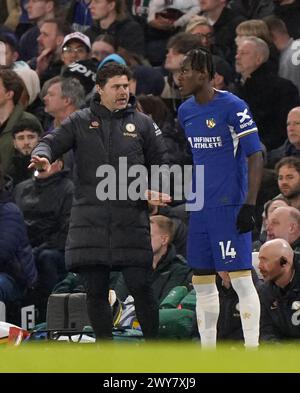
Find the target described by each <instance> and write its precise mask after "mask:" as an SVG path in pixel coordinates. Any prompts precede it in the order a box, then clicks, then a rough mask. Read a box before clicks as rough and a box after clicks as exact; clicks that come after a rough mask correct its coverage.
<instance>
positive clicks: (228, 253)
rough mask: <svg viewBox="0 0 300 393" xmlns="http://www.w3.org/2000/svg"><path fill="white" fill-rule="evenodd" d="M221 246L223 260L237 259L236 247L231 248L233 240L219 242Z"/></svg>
mask: <svg viewBox="0 0 300 393" xmlns="http://www.w3.org/2000/svg"><path fill="white" fill-rule="evenodd" d="M225 243H226V246H225ZM219 246H220V247H221V253H222V259H226V257H230V258H235V256H236V251H235V249H234V247H231V240H228V241H227V242H219Z"/></svg>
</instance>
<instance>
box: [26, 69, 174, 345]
mask: <svg viewBox="0 0 300 393" xmlns="http://www.w3.org/2000/svg"><path fill="white" fill-rule="evenodd" d="M129 79H130V72H129V70H128V68H127V67H126V66H123V65H120V64H116V63H110V64H107V65H105V66H104V67H103V68H101V69H100V70H98V72H97V77H96V88H97V93H98V94H96V96H95V97H94V99H93V100H92V101H91V107H90V108H89V109H83V110H82V111H78V112H75V113H73V114H72V115H71V116H70V117H69V118H68V119H67V120H65V121H64V122H63V123H62V124H61V127H60V128H58V129H57V130H55V131H54V132H53V133H51V134H49V135H47V136H46V137H44V138H43V139H42V141H41V142H40V143H39V145H38V146H37V147H36V148H35V149H34V151H33V153H32V163H31V167H34V168H37V169H39V170H46V171H48V170H49V168H50V162H52V161H53V160H55V159H56V158H57V157H59V156H60V155H61V154H63V153H65V152H66V151H68V150H70V149H73V151H74V161H75V165H76V176H75V198H74V202H73V207H72V211H71V219H70V226H69V234H68V238H67V243H66V265H67V268H68V269H69V270H71V271H75V272H76V271H77V272H79V273H80V274H81V275H82V277H83V279H84V282H85V286H86V290H87V308H88V314H89V317H90V321H91V324H92V327H93V329H94V331H95V334H96V337H97V338H102V339H103V338H106V339H107V338H111V337H112V332H111V328H112V316H111V309H110V305H109V302H108V290H109V273H110V270H112V269H113V270H122V272H123V275H124V278H125V281H126V284H127V286H128V289H129V291H130V293H131V294H132V296H133V297H134V298H135V307H136V312H137V316H138V319H139V321H140V324H141V327H142V330H143V334H144V336H145V337H146V338H154V337H156V335H157V331H158V308H157V303H156V301H155V298H154V296H153V293H152V289H151V285H150V281H149V275H150V274H151V265H152V257H153V255H152V248H151V241H150V230H149V216H148V207H147V201H146V200H145V198H144V199H142V198H134V197H130V196H128V194H130V190H131V189H132V188H134V187H136V184H134V183H133V182H134V180H135V179H136V172H134V171H133V170H134V169H135V168H137V167H133V166H134V165H138V164H139V165H141V166H143V168H144V169H147V170H148V172H149V170H150V169H153V166H154V165H161V164H167V155H166V148H165V145H164V141H163V137H162V133H161V131H160V129H159V128H158V127H157V126H156V124H154V123H153V121H152V120H151V119H150V118H149V117H148V116H146V115H144V114H142V113H140V112H138V111H137V110H136V109H135V99H134V97H130V96H129ZM99 96H100V97H101V102H100V101H99ZM125 160H127V161H126V162H127V167H128V168H129V170H130V171H131V172H133V173H135V175H128V176H127V172H125V174H123V173H124V168H123V167H122V164H121V161H122V162H124V161H125ZM120 164H121V167H120ZM150 167H151V168H150ZM125 170H126V171H127V169H126V168H125ZM166 171H167V169H166ZM111 172H114V174H112V173H111ZM152 173H153V171H152ZM152 173H151V175H152ZM107 174H108V176H107ZM133 176H134V177H133ZM152 178H153V176H152ZM135 181H136V180H135ZM142 182H146V183H145V184H144V185H145V190H146V189H147V180H146V177H145V176H143V179H142ZM113 183H114V184H113ZM115 183H117V184H115ZM103 185H104V186H103ZM141 187H143V185H142V186H141ZM116 190H119V192H118V193H116V195H114V191H116ZM124 191H125V192H126V194H125V197H124ZM156 191H158V190H156ZM108 194H110V195H108ZM121 194H123V195H121ZM157 195H159V200H156V201H153V200H152V201H151V203H152V204H157V205H165V204H166V203H167V202H170V197H169V196H168V195H166V194H157Z"/></svg>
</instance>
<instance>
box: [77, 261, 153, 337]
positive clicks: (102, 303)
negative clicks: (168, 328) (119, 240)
mask: <svg viewBox="0 0 300 393" xmlns="http://www.w3.org/2000/svg"><path fill="white" fill-rule="evenodd" d="M121 271H122V273H123V276H124V280H125V283H126V285H127V288H128V290H129V292H130V294H131V295H132V296H133V298H134V304H135V312H136V316H137V319H138V321H139V323H140V325H141V328H142V331H143V335H144V337H145V338H146V339H154V338H156V337H157V335H158V323H159V320H158V318H159V316H158V303H157V301H156V299H155V297H154V294H153V289H152V285H151V269H150V268H148V269H146V268H141V267H124V268H122V270H121ZM109 275H110V268H109V267H106V266H97V267H94V268H91V269H88V270H85V271H82V272H80V276H81V277H82V279H83V281H84V285H85V288H86V293H87V311H88V315H89V318H90V322H91V325H92V328H93V330H94V332H95V335H96V339H97V340H98V339H100V340H101V339H102V340H103V339H111V338H112V311H111V307H110V304H109V302H108V293H109V289H110V288H109Z"/></svg>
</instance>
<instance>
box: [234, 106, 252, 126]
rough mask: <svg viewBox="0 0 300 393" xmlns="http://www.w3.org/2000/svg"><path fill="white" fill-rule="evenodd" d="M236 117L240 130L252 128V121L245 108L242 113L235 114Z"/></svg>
mask: <svg viewBox="0 0 300 393" xmlns="http://www.w3.org/2000/svg"><path fill="white" fill-rule="evenodd" d="M236 115H237V117H238V118H239V121H240V127H241V129H243V128H245V127H247V126H252V124H253V123H254V122H253V120H252V119H251V116H250V115H249V114H248V109H247V108H246V109H245V110H244V111H243V112H237V114H236ZM246 120H249V121H246Z"/></svg>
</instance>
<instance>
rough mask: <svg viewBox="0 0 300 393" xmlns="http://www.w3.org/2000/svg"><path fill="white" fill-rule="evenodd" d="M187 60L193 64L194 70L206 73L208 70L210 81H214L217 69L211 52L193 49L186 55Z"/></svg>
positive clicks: (204, 49)
mask: <svg viewBox="0 0 300 393" xmlns="http://www.w3.org/2000/svg"><path fill="white" fill-rule="evenodd" d="M185 60H188V61H189V62H190V64H191V68H192V70H197V71H205V70H207V72H208V76H209V80H212V79H213V77H214V75H215V67H214V63H213V60H212V55H211V53H210V51H209V50H208V49H206V48H203V47H201V48H199V49H192V50H190V51H189V52H188V53H187V54H186V58H185Z"/></svg>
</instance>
